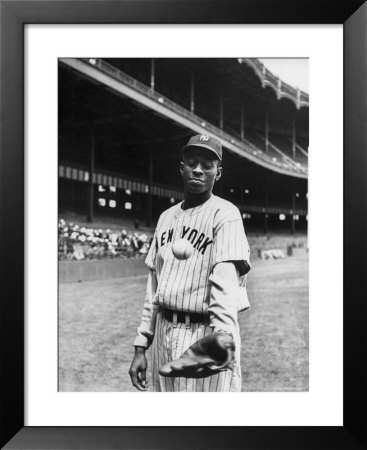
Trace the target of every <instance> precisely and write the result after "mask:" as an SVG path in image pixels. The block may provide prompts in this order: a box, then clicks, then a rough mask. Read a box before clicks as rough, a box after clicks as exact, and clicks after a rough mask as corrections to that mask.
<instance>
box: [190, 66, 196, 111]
mask: <svg viewBox="0 0 367 450" xmlns="http://www.w3.org/2000/svg"><path fill="white" fill-rule="evenodd" d="M190 111H191V113H192V114H194V111H195V72H194V69H191V86H190Z"/></svg>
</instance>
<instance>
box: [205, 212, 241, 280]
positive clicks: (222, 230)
mask: <svg viewBox="0 0 367 450" xmlns="http://www.w3.org/2000/svg"><path fill="white" fill-rule="evenodd" d="M226 261H233V262H234V263H235V265H236V267H237V268H238V270H239V274H240V276H243V275H245V274H246V273H247V272H248V271H249V269H250V247H249V244H248V241H247V237H246V234H245V230H244V227H243V222H242V217H241V214H240V212H239V210H238V208H236V207H235V206H234V205H233V206H232V207H231V208H226V209H224V210H221V211H220V212H219V213H218V217H217V222H216V225H215V230H214V258H213V266H215V265H216V264H218V263H219V262H226Z"/></svg>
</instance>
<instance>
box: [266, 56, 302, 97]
mask: <svg viewBox="0 0 367 450" xmlns="http://www.w3.org/2000/svg"><path fill="white" fill-rule="evenodd" d="M259 60H260V61H261V62H262V63H263V64H264V65H265V66H266V67H267V68H268V69H269V70H270V72H272V73H273V74H274V75H277V76H279V77H280V79H281V80H282V81H285V82H286V83H288V84H290V85H291V86H293V87H295V88H300V89H301V90H302V91H305V92H307V93H308V92H309V86H308V77H309V73H308V63H309V60H308V58H259Z"/></svg>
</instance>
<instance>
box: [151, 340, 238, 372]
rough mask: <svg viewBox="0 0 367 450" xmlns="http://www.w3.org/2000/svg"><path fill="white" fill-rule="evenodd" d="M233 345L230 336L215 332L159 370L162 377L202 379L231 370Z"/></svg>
mask: <svg viewBox="0 0 367 450" xmlns="http://www.w3.org/2000/svg"><path fill="white" fill-rule="evenodd" d="M234 351H235V344H234V341H233V337H232V335H230V334H228V333H221V332H216V333H212V334H210V335H209V336H205V337H204V338H202V339H199V340H198V341H197V342H195V343H194V344H192V345H191V346H190V347H189V348H188V349H187V350H186V351H185V353H183V355H182V356H181V358H178V359H175V360H174V361H171V362H169V363H167V364H165V365H164V366H162V367H161V368H160V369H159V373H160V374H161V375H162V376H164V377H184V378H204V377H208V376H210V375H215V374H216V373H218V372H221V371H223V370H227V369H230V370H232V369H233V365H234V360H235V359H234Z"/></svg>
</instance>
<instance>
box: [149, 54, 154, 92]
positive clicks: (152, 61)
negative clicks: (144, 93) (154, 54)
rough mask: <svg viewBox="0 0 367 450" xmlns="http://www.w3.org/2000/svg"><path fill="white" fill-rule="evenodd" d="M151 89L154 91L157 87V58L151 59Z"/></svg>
mask: <svg viewBox="0 0 367 450" xmlns="http://www.w3.org/2000/svg"><path fill="white" fill-rule="evenodd" d="M150 89H151V90H152V91H153V92H154V89H155V60H154V58H152V59H151V60H150Z"/></svg>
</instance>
